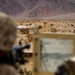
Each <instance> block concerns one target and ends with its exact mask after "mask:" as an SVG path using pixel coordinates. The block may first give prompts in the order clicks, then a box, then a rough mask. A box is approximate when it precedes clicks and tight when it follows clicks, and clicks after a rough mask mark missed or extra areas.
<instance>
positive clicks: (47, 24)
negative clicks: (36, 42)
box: [15, 20, 75, 71]
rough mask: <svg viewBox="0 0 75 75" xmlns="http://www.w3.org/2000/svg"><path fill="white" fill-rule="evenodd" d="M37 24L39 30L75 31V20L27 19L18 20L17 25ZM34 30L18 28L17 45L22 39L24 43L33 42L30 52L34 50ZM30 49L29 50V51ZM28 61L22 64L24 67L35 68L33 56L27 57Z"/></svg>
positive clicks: (55, 31)
mask: <svg viewBox="0 0 75 75" xmlns="http://www.w3.org/2000/svg"><path fill="white" fill-rule="evenodd" d="M18 25H22V26H33V25H34V26H37V28H38V29H39V32H50V33H51V32H54V33H75V20H26V21H17V26H18ZM33 38H34V31H33V30H17V39H16V42H15V45H18V42H19V41H22V45H25V44H26V43H30V44H31V48H30V50H29V51H30V52H31V51H32V52H33ZM29 51H28V52H29ZM27 59H28V60H29V62H28V63H26V64H24V65H22V68H23V69H24V68H26V69H27V70H30V71H32V70H33V60H32V57H29V58H28V57H27Z"/></svg>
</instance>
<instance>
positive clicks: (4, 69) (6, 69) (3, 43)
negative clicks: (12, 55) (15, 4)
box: [0, 12, 18, 75]
mask: <svg viewBox="0 0 75 75" xmlns="http://www.w3.org/2000/svg"><path fill="white" fill-rule="evenodd" d="M15 39H16V23H15V22H14V21H13V20H12V18H10V16H8V15H6V14H4V13H2V12H0V59H1V58H2V57H3V55H5V54H6V53H8V52H9V51H10V49H11V47H12V46H13V44H14V42H15ZM0 61H1V60H0ZM0 75H18V72H17V71H16V70H15V69H14V68H13V67H12V66H9V65H6V64H1V63H0Z"/></svg>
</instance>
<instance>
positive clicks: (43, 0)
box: [0, 0, 75, 19]
mask: <svg viewBox="0 0 75 75" xmlns="http://www.w3.org/2000/svg"><path fill="white" fill-rule="evenodd" d="M74 2H75V1H71V0H0V11H2V12H5V13H7V14H9V15H11V16H15V18H16V19H26V18H41V17H42V18H43V17H51V16H57V15H63V14H68V13H74V12H75V3H74Z"/></svg>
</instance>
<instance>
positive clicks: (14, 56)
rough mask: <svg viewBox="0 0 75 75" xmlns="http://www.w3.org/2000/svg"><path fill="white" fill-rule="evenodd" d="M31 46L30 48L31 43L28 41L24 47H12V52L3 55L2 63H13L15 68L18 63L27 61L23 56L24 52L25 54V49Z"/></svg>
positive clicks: (0, 60)
mask: <svg viewBox="0 0 75 75" xmlns="http://www.w3.org/2000/svg"><path fill="white" fill-rule="evenodd" d="M29 48H30V44H29V43H27V44H26V45H25V46H23V47H22V46H21V45H18V46H14V47H12V49H11V50H10V52H9V53H7V54H6V55H5V56H4V57H2V58H1V59H0V63H2V64H8V65H12V66H14V67H15V68H17V66H16V63H19V64H24V63H25V62H26V61H25V59H24V57H23V54H24V52H23V50H24V49H29Z"/></svg>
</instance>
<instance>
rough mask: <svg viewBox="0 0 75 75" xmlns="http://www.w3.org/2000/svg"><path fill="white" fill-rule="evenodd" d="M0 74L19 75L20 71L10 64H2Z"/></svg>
mask: <svg viewBox="0 0 75 75" xmlns="http://www.w3.org/2000/svg"><path fill="white" fill-rule="evenodd" d="M0 75H19V74H18V72H17V71H16V70H15V69H14V68H13V67H11V66H9V65H0Z"/></svg>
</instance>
